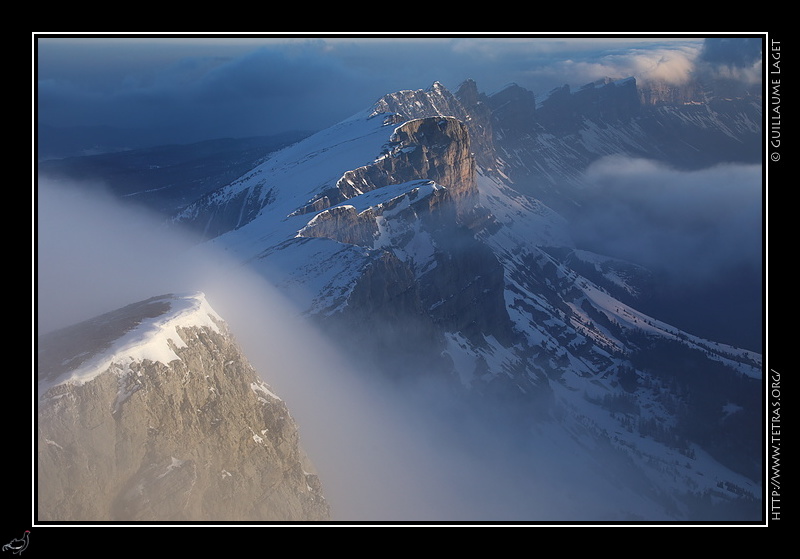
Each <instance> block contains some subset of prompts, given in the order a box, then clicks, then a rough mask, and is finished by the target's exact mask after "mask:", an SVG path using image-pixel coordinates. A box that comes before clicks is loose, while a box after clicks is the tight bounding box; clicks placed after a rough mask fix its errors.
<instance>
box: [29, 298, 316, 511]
mask: <svg viewBox="0 0 800 559" xmlns="http://www.w3.org/2000/svg"><path fill="white" fill-rule="evenodd" d="M38 364H39V365H38V366H39V368H38V373H39V379H38V380H39V382H38V386H39V402H38V405H39V409H38V428H37V444H38V461H37V464H38V472H37V473H38V491H37V496H38V503H37V504H38V518H39V520H42V521H118V522H119V521H123V522H125V521H182V520H193V521H198V520H200V521H226V520H228V521H270V520H325V519H327V518H328V517H329V507H328V504H327V502H326V501H325V498H324V497H323V495H322V491H321V485H320V482H319V480H318V478H317V476H316V475H315V474H313V473H310V472H313V468H312V466H311V464H310V462H309V461H308V459H307V458H306V457H305V455H304V453H303V451H302V449H301V448H300V445H299V437H298V430H297V426H296V425H295V423H294V421H293V420H292V417H291V415H290V414H289V410H288V409H287V407H286V404H285V403H284V402H283V401H282V400H281V399H280V398H279V397H278V396H276V395H275V394H274V392H273V391H272V390H271V388H270V387H269V385H267V384H266V383H265V382H264V381H263V380H262V379H261V378H260V377H259V376H258V374H257V373H256V371H255V370H254V369H253V368H252V366H251V365H250V364H249V363H248V361H247V359H246V358H245V357H244V355H242V353H241V350H240V349H239V347H238V346H237V344H236V342H235V340H234V339H233V337H232V335H231V333H230V331H229V329H228V327H227V325H226V323H225V322H224V321H223V320H222V319H221V318H220V317H219V316H218V315H217V314H216V313H215V312H214V310H213V309H212V308H211V307H210V306H209V304H208V303H207V301H206V300H205V297H204V296H203V295H202V294H199V293H195V294H189V295H165V296H161V297H154V298H152V299H148V300H146V301H142V302H139V303H135V304H132V305H129V306H126V307H124V308H122V309H119V310H116V311H112V312H110V313H107V314H104V315H102V316H98V317H96V318H94V319H91V320H89V321H86V322H83V323H81V324H77V325H75V326H72V327H69V328H65V329H62V330H58V331H56V332H52V333H50V334H48V335H46V336H44V337H42V338H41V339H40V340H39V348H38Z"/></svg>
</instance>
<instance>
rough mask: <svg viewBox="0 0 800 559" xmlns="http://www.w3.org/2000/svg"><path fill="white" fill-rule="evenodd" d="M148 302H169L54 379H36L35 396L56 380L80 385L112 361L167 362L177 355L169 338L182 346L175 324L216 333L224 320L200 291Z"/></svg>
mask: <svg viewBox="0 0 800 559" xmlns="http://www.w3.org/2000/svg"><path fill="white" fill-rule="evenodd" d="M149 302H151V303H158V302H167V303H169V304H170V310H169V311H167V312H165V313H163V314H161V315H159V316H157V317H155V318H147V319H144V320H142V321H141V323H140V324H138V325H137V326H136V327H134V328H133V329H131V330H130V331H128V332H126V333H125V334H123V335H122V336H121V337H120V338H118V339H117V340H115V341H114V342H113V343H112V344H111V346H110V347H108V348H107V349H105V350H103V351H101V352H99V353H98V354H96V355H94V356H93V357H92V358H91V359H89V360H88V361H87V362H85V363H83V364H82V365H81V366H79V367H78V368H76V369H74V370H72V371H69V372H67V373H65V374H63V375H61V376H60V377H58V378H56V379H55V380H51V381H39V386H38V398H42V396H43V395H44V394H45V393H46V392H47V391H48V390H50V389H51V388H52V387H54V386H57V385H60V384H75V385H81V384H85V383H87V382H90V381H91V380H93V379H94V378H96V377H97V376H98V375H100V374H101V373H103V372H104V371H106V370H108V369H109V367H111V366H112V365H113V364H115V363H124V366H123V370H127V368H128V366H129V365H130V364H131V363H134V362H142V361H144V360H149V361H154V362H160V363H163V364H165V365H167V364H169V363H170V362H172V361H175V360H179V359H180V357H178V355H177V354H176V353H175V352H174V350H173V349H172V347H171V346H170V342H172V344H173V345H174V347H175V348H183V347H186V342H185V341H184V340H183V338H181V336H180V334H179V333H178V328H209V329H211V330H213V331H214V332H217V333H218V332H219V331H220V326H219V324H220V323H223V322H224V321H223V320H222V318H221V317H220V316H219V315H218V314H217V313H216V312H215V311H214V309H212V308H211V306H210V305H209V304H208V302H207V301H206V298H205V295H204V294H203V293H202V292H195V293H189V294H182V295H168V296H164V297H163V298H160V299H153V300H151V301H149Z"/></svg>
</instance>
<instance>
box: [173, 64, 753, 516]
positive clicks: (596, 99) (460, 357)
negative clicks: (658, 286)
mask: <svg viewBox="0 0 800 559" xmlns="http://www.w3.org/2000/svg"><path fill="white" fill-rule="evenodd" d="M643 98H644V97H643V95H642V92H641V91H640V90H637V84H636V82H635V80H633V79H627V80H615V81H611V80H608V81H603V82H600V83H596V84H589V85H588V86H586V87H584V88H581V89H580V90H578V91H576V92H572V91H570V90H569V88H563V89H559V90H557V91H554V92H552V93H551V94H550V95H549V96H548V97H547V98H546V99H543V100H537V99H536V98H535V96H534V95H533V94H531V93H530V92H526V91H525V90H523V89H522V88H519V87H516V86H512V87H509V88H507V89H505V90H503V91H501V92H499V93H497V94H495V95H492V96H485V95H483V94H481V93H479V92H478V90H477V86H476V84H474V83H473V82H471V81H467V82H465V83H464V84H463V85H462V86H461V87H460V88H459V90H458V91H457V92H456V93H455V94H453V93H451V92H450V91H448V90H447V89H446V88H444V87H443V86H442V85H441V84H439V83H435V84H433V85H432V86H431V87H430V88H429V89H426V90H415V91H400V92H396V93H392V94H388V95H386V96H385V97H383V98H382V99H380V100H378V101H377V102H376V103H375V105H374V106H372V107H369V108H367V109H366V110H364V111H363V112H361V113H358V114H356V115H354V116H352V117H351V118H349V119H347V120H344V121H342V122H340V123H339V124H337V125H335V126H332V127H330V128H328V129H326V130H322V131H320V132H318V133H316V134H314V135H312V136H310V137H308V138H305V139H304V140H302V141H299V142H298V143H295V144H293V145H291V146H288V147H286V148H284V149H282V150H280V151H278V152H276V153H273V154H271V155H270V157H269V158H268V159H266V160H265V161H264V162H262V163H261V164H259V165H257V166H255V167H254V168H253V169H251V170H250V171H248V172H247V173H245V174H243V175H242V176H241V177H239V178H238V179H236V180H234V181H233V182H230V183H229V184H227V185H226V186H224V187H222V188H219V189H217V190H215V191H213V192H211V193H208V194H206V195H205V196H203V197H201V198H199V199H198V200H196V201H195V202H193V203H191V204H189V205H187V206H186V207H184V208H183V209H182V210H181V211H180V212H179V213H177V214H176V215H175V216H174V217H173V219H172V223H173V224H174V225H175V226H178V225H181V226H186V227H189V228H191V229H192V230H194V231H198V232H200V233H201V235H202V236H203V243H204V244H205V245H206V246H210V247H214V248H217V249H219V250H220V251H222V252H224V253H225V254H226V255H227V256H228V257H230V258H232V259H233V261H234V262H237V263H239V264H240V265H242V266H243V267H246V268H247V269H248V270H252V271H254V272H256V273H257V274H258V275H259V276H260V277H263V278H265V279H266V280H268V281H269V282H270V283H271V284H272V285H274V286H276V287H277V288H278V289H279V290H280V291H281V292H282V293H283V294H284V295H285V296H286V297H287V298H288V300H289V301H291V303H292V304H293V306H294V308H295V309H296V312H297V314H299V315H303V316H305V317H306V318H307V319H308V320H310V321H311V322H312V323H313V324H314V325H315V326H318V327H319V328H321V329H322V331H323V332H324V333H325V334H326V335H327V336H328V338H329V339H330V340H331V342H332V343H333V344H334V345H336V346H337V347H339V348H340V349H341V350H342V351H343V353H344V354H345V355H349V356H353V359H354V368H357V369H358V370H359V371H360V372H362V374H364V375H365V376H369V377H375V378H388V379H392V382H394V383H396V386H397V387H398V388H397V390H398V392H397V394H402V395H404V396H403V397H406V396H408V395H409V394H413V393H414V392H415V391H416V392H417V393H416V395H415V396H418V397H419V398H420V399H421V400H422V401H423V402H425V403H426V404H427V405H428V406H430V407H431V409H435V408H446V409H447V410H448V413H447V414H445V417H444V418H441V421H442V423H441V424H439V425H438V426H437V427H435V428H434V427H431V430H432V431H434V432H436V433H442V432H449V433H451V436H450V437H445V436H444V435H442V441H441V445H442V446H450V445H452V446H454V447H457V448H458V449H459V451H460V452H462V453H463V455H464V460H465V461H470V462H472V461H474V462H478V463H481V464H485V465H486V467H487V469H490V470H492V471H494V472H495V474H496V476H497V478H505V479H506V480H507V481H508V485H504V486H502V487H498V486H497V484H496V482H497V479H495V480H494V482H493V483H488V481H486V480H484V483H485V484H486V485H485V487H482V488H481V490H480V491H479V490H478V489H473V490H474V491H475V492H476V494H477V493H479V494H480V495H481V496H482V497H483V500H482V504H483V505H484V506H485V510H484V511H482V512H481V513H476V514H475V516H471V517H469V518H462V517H460V516H459V513H460V511H459V512H452V516H448V517H446V518H438V519H439V520H452V519H478V520H482V519H487V518H488V519H494V520H498V519H499V520H559V521H565V520H566V521H570V520H659V521H680V520H720V519H736V520H742V519H746V520H757V519H758V518H760V514H761V463H760V460H761V433H760V409H761V402H762V391H761V390H762V381H761V375H762V358H761V355H759V354H757V353H756V352H754V351H751V350H743V349H740V348H737V347H733V346H730V345H726V344H723V343H719V342H717V341H714V340H709V339H704V338H702V337H700V336H697V335H694V334H692V333H690V332H686V331H682V330H681V329H679V328H677V327H676V326H674V325H671V324H669V323H667V322H666V321H663V320H660V319H659V317H657V316H649V315H647V314H645V313H644V312H642V311H641V310H640V309H639V307H638V305H637V301H639V300H641V298H642V294H643V293H645V292H647V291H648V290H649V289H651V287H652V284H653V282H654V281H656V280H655V279H654V277H653V275H652V273H651V271H650V270H648V269H647V268H646V267H644V266H641V265H640V264H638V263H636V262H630V261H626V260H624V259H620V258H616V257H610V256H605V255H601V254H597V253H595V252H591V251H588V250H586V249H585V248H584V247H581V246H578V245H576V243H575V242H574V240H573V237H572V235H571V229H570V220H572V219H574V218H575V216H576V215H580V213H579V210H580V208H581V205H582V204H584V203H585V202H586V200H587V198H586V197H585V192H584V191H583V190H582V189H581V187H582V183H581V177H582V174H583V172H584V171H585V170H586V169H587V168H588V167H589V165H590V164H591V163H593V162H596V161H598V160H599V159H600V158H601V157H603V156H608V155H619V154H623V155H630V156H636V157H646V158H648V159H655V160H659V161H667V160H668V161H676V160H678V159H680V158H681V157H682V156H683V155H686V154H691V155H692V157H691V158H690V159H687V158H685V157H684V158H683V160H684V161H685V162H686V165H687V166H688V167H696V166H701V165H706V164H710V163H711V162H720V161H721V160H720V156H719V154H720V153H723V152H724V153H726V154H730V153H731V152H733V153H734V154H735V155H734V156H735V157H738V158H739V159H737V160H739V161H750V160H751V159H750V158H751V157H752V149H751V148H752V146H753V145H756V146H759V149H760V143H759V142H760V139H759V137H760V132H759V126H760V125H759V122H760V119H759V118H758V116H759V112H758V111H759V107H758V106H757V104H754V103H753V102H751V101H750V100H729V102H728V101H724V102H723V101H719V100H713V102H712V100H710V99H709V102H707V103H703V104H694V103H695V101H694V100H692V101H691V102H687V104H685V105H683V104H681V105H676V104H669V105H667V104H658V103H652V104H648V103H643V102H642V99H643ZM651 98H653V94H650V97H647V99H651ZM709 139H710V141H709ZM726 142H727V143H726ZM708 145H711V146H713V149H712V148H709V149H707V148H706V146H708ZM730 146H736V149H735V150H733V149H732V148H731V149H728V148H729V147H730ZM737 154H738V155H737ZM679 156H680V157H679ZM755 159H756V160H758V156H755ZM576 209H577V210H576ZM431 387H436V389H435V390H434V389H431ZM440 390H441V393H443V394H447V400H446V402H447V404H443V403H442V401H443V400H439V399H437V398H435V397H432V396H430V395H431V394H439V393H440V392H439V391H440ZM428 398H429V399H428ZM437 417H438V415H437ZM479 433H480V434H481V435H479ZM486 433H490V435H489V436H488V437H486ZM501 440H502V443H501V442H500V441H501ZM487 441H491V443H489V442H487ZM504 445H508V447H507V448H506V447H504ZM504 448H505V450H506V451H507V450H508V449H509V448H513V449H514V451H513V453H510V452H509V454H508V457H504V455H503V449H504ZM512 456H513V457H512ZM510 462H512V463H510ZM511 472H513V474H511ZM321 477H322V482H323V484H324V483H326V479H325V475H324V472H321ZM452 478H453V479H452V480H451V481H453V483H454V484H455V485H454V486H455V487H457V486H458V481H463V480H461V479H460V478H459V475H458V474H457V473H453V476H452ZM472 487H473V488H474V486H472ZM495 491H496V493H491V492H495ZM484 493H491V495H494V497H492V496H491V495H489V496H487V495H484ZM506 493H507V494H513V495H514V498H515V502H516V503H517V504H516V505H515V506H514V507H511V508H508V509H504V508H502V507H498V509H495V508H494V501H493V499H497V500H498V501H500V500H501V498H500V495H501V494H503V495H505V494H506ZM462 496H463V495H462ZM334 505H335V503H334ZM465 514H466V513H465ZM334 516H335V506H334ZM361 520H363V518H362V519H361ZM373 520H380V519H373ZM412 520H413V519H412Z"/></svg>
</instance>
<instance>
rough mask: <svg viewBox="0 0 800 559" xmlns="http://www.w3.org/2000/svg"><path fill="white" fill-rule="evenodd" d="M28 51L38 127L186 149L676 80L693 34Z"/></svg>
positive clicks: (159, 42) (693, 48)
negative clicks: (468, 90)
mask: <svg viewBox="0 0 800 559" xmlns="http://www.w3.org/2000/svg"><path fill="white" fill-rule="evenodd" d="M723 46H724V45H723ZM33 49H34V53H35V60H34V62H35V65H34V72H35V74H36V75H35V78H36V84H37V86H36V88H37V90H36V94H37V97H36V115H37V116H38V122H39V123H40V124H47V125H53V126H98V125H108V126H115V127H135V128H140V129H144V128H146V129H154V130H158V132H159V134H161V135H163V137H164V140H165V141H195V140H202V139H210V138H217V137H222V136H238V137H241V136H251V135H262V134H271V133H276V132H280V131H283V130H291V129H302V130H316V129H320V128H324V127H326V126H329V125H332V124H335V123H336V122H339V121H340V120H342V119H344V118H347V117H349V116H351V115H352V114H354V113H356V112H358V111H360V110H362V109H365V108H368V107H369V106H370V105H371V104H372V103H373V102H374V101H376V100H377V99H378V98H379V97H380V96H381V95H383V94H384V93H388V92H392V91H396V90H400V89H420V88H426V87H428V86H429V85H430V84H431V83H433V82H434V81H440V82H441V83H443V84H444V85H445V86H446V87H448V88H451V89H455V88H457V87H458V85H459V84H460V83H461V82H462V81H464V80H465V79H467V78H472V79H474V80H475V81H476V82H477V84H478V88H479V89H480V90H481V91H483V92H486V93H492V92H494V91H497V90H498V89H501V88H502V87H503V86H505V85H506V84H508V83H511V82H514V83H517V84H519V85H522V86H523V87H526V88H528V89H531V90H532V91H534V93H544V92H546V91H549V90H550V89H552V88H553V87H555V86H558V85H563V84H565V83H568V84H570V85H573V86H580V85H583V84H585V83H588V82H590V81H593V80H595V79H599V78H602V77H606V76H610V77H627V76H631V75H633V76H636V77H637V78H638V79H647V78H648V77H660V78H664V79H669V80H673V81H680V80H683V79H685V78H686V77H687V76H688V73H689V72H690V71H691V70H692V68H693V67H694V64H695V63H696V61H697V57H698V55H700V53H701V51H702V50H703V37H700V36H697V37H684V38H673V37H655V38H649V39H641V38H636V37H634V36H603V37H591V38H590V37H557V38H545V37H528V36H521V35H515V36H507V37H498V36H490V35H485V36H480V37H455V36H449V37H448V36H437V37H427V38H411V37H392V38H372V37H368V36H364V35H362V36H357V37H322V36H304V35H296V36H287V37H277V36H272V37H264V36H246V35H245V36H238V37H235V38H234V37H228V36H223V35H209V36H205V37H201V38H192V37H189V36H179V37H172V38H168V37H164V36H161V37H159V36H154V35H146V36H139V37H135V38H113V37H110V36H104V35H95V36H92V37H88V38H87V37H81V36H77V35H64V36H60V37H56V36H52V35H37V34H34V45H33ZM722 50H724V49H717V50H715V51H714V53H715V55H719V54H720V52H721V51H722ZM739 50H740V51H741V49H739ZM740 56H741V52H740ZM743 69H744V70H746V69H747V68H743V67H740V70H743Z"/></svg>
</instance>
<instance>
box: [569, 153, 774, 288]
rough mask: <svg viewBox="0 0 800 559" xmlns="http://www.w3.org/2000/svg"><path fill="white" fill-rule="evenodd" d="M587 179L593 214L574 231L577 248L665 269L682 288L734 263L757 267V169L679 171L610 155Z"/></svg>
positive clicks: (759, 179)
mask: <svg viewBox="0 0 800 559" xmlns="http://www.w3.org/2000/svg"><path fill="white" fill-rule="evenodd" d="M585 178H586V184H587V193H588V196H589V199H590V200H591V209H590V210H588V211H587V213H586V214H585V215H583V216H582V217H583V219H581V220H580V221H577V222H576V225H575V227H576V230H575V231H576V235H577V237H578V238H579V239H581V241H582V242H586V243H592V244H595V245H597V246H598V247H599V248H603V249H604V250H605V251H607V252H608V253H612V254H615V255H617V256H620V257H623V258H627V259H630V260H632V261H636V262H640V263H643V264H645V265H649V266H655V267H660V268H665V269H667V270H671V271H672V273H673V274H675V276H676V277H683V278H684V279H685V281H687V282H694V281H701V280H703V279H704V278H706V277H708V276H709V275H713V274H718V273H720V271H721V270H725V269H728V268H730V267H731V266H736V265H738V264H740V263H748V264H751V265H756V266H758V265H760V261H761V246H762V240H763V239H762V227H763V224H762V205H761V197H762V189H761V187H762V176H761V167H760V166H759V165H720V166H717V167H713V168H709V169H705V170H700V171H679V170H675V169H671V168H668V167H665V166H663V165H661V164H659V163H655V162H652V161H647V160H640V159H629V158H624V157H609V158H605V159H602V160H600V161H598V162H597V163H595V164H594V165H592V166H591V167H590V168H589V169H588V170H587V172H586V177H585Z"/></svg>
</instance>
